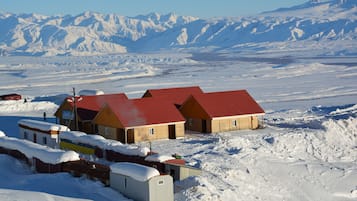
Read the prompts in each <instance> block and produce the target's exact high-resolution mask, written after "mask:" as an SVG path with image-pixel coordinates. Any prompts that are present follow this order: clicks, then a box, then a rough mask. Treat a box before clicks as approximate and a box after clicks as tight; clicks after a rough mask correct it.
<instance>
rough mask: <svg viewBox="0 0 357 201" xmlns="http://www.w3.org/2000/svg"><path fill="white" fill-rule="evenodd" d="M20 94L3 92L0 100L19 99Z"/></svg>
mask: <svg viewBox="0 0 357 201" xmlns="http://www.w3.org/2000/svg"><path fill="white" fill-rule="evenodd" d="M20 99H21V95H20V94H5V95H1V96H0V100H20Z"/></svg>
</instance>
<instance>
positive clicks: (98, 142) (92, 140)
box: [60, 131, 150, 157]
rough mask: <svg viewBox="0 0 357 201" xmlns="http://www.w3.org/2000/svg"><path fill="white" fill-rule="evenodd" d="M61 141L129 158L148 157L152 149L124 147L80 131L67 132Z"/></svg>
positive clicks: (132, 146)
mask: <svg viewBox="0 0 357 201" xmlns="http://www.w3.org/2000/svg"><path fill="white" fill-rule="evenodd" d="M60 139H66V140H70V141H72V142H73V143H84V144H89V145H91V146H94V147H99V148H101V149H106V150H112V151H115V152H118V153H121V154H125V155H129V156H143V157H144V156H147V155H148V153H149V152H150V149H149V148H147V147H139V146H136V145H124V144H122V143H120V142H119V141H116V140H110V139H106V138H104V137H103V136H101V135H87V134H86V133H83V132H78V131H66V132H62V133H61V134H60Z"/></svg>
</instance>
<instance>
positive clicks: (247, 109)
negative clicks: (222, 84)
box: [180, 90, 265, 133]
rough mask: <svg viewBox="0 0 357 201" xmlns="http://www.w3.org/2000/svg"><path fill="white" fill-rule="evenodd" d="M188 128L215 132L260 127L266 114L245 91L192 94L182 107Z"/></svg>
mask: <svg viewBox="0 0 357 201" xmlns="http://www.w3.org/2000/svg"><path fill="white" fill-rule="evenodd" d="M180 111H181V113H182V115H183V116H184V117H185V118H186V129H188V130H193V131H198V132H203V133H215V132H224V131H231V130H240V129H256V128H258V127H259V121H258V117H259V116H262V115H264V114H265V112H264V110H263V109H262V108H261V107H260V106H259V104H258V103H257V102H256V101H255V100H254V99H253V98H252V97H251V96H250V95H249V93H248V92H247V91H246V90H237V91H223V92H212V93H202V94H194V95H191V96H190V97H189V98H188V99H187V100H186V101H185V102H184V103H183V104H182V106H181V107H180Z"/></svg>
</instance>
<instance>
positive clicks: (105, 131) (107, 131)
mask: <svg viewBox="0 0 357 201" xmlns="http://www.w3.org/2000/svg"><path fill="white" fill-rule="evenodd" d="M109 134H110V130H109V128H108V127H104V135H109Z"/></svg>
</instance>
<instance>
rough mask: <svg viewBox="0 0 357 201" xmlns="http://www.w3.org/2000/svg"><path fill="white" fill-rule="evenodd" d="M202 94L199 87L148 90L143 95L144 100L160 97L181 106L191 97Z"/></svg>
mask: <svg viewBox="0 0 357 201" xmlns="http://www.w3.org/2000/svg"><path fill="white" fill-rule="evenodd" d="M202 93H203V91H202V90H201V88H200V87H199V86H190V87H177V88H164V89H148V90H147V91H146V92H145V94H144V95H143V98H145V97H159V98H163V99H166V100H168V101H170V102H172V103H174V104H177V105H181V104H182V103H183V102H184V101H185V100H186V99H187V98H188V97H189V96H190V95H192V94H202Z"/></svg>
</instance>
